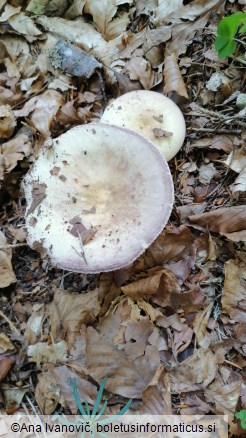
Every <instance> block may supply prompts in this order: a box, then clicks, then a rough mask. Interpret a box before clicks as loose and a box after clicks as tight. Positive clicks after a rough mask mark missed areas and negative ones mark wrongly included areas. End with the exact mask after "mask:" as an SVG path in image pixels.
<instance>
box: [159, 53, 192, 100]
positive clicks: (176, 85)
mask: <svg viewBox="0 0 246 438" xmlns="http://www.w3.org/2000/svg"><path fill="white" fill-rule="evenodd" d="M164 82H165V86H164V90H163V91H164V93H166V94H167V93H169V92H171V91H175V92H176V93H177V94H178V95H179V96H182V97H184V98H185V99H189V96H188V93H187V90H186V86H185V83H184V80H183V77H182V74H181V71H180V69H179V65H178V59H177V56H176V54H175V53H171V54H170V55H168V54H166V56H165V66H164Z"/></svg>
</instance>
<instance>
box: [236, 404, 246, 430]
mask: <svg viewBox="0 0 246 438" xmlns="http://www.w3.org/2000/svg"><path fill="white" fill-rule="evenodd" d="M235 417H236V418H237V419H238V420H241V426H242V428H243V429H246V409H242V410H241V411H239V412H237V413H236V414H235Z"/></svg>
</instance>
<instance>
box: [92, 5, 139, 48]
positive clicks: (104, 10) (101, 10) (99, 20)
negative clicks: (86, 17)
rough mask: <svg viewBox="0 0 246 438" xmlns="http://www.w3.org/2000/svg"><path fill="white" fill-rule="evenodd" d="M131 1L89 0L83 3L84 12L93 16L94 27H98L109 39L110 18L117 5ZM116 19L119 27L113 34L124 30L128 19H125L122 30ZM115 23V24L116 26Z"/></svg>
mask: <svg viewBox="0 0 246 438" xmlns="http://www.w3.org/2000/svg"><path fill="white" fill-rule="evenodd" d="M126 3H130V4H131V3H132V0H90V1H88V0H87V2H86V4H85V12H87V13H89V14H91V15H92V16H93V21H94V23H95V24H96V27H97V28H98V29H99V31H100V32H101V34H102V35H103V37H104V38H105V40H109V39H110V38H109V37H110V34H112V20H113V18H114V16H115V15H116V12H117V9H118V6H119V5H121V4H126ZM114 21H116V22H117V24H118V26H119V29H118V30H117V31H116V30H115V32H114V35H115V36H118V35H119V34H121V33H122V32H123V31H124V30H126V27H127V24H128V22H129V21H127V20H126V21H125V25H124V27H123V30H122V25H121V24H119V23H118V22H119V20H117V18H116V20H113V22H114ZM117 24H116V25H115V26H116V27H117Z"/></svg>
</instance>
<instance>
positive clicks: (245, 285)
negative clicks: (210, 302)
mask: <svg viewBox="0 0 246 438" xmlns="http://www.w3.org/2000/svg"><path fill="white" fill-rule="evenodd" d="M245 279H246V266H245V264H244V263H243V262H239V261H237V260H228V262H226V263H225V283H224V288H223V292H222V299H221V304H222V311H223V312H224V313H228V315H229V316H230V318H231V319H232V320H233V321H236V322H245V318H246V281H245Z"/></svg>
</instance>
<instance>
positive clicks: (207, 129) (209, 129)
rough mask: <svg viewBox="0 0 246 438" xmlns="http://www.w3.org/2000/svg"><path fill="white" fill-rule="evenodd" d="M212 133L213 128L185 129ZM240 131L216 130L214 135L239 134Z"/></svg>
mask: <svg viewBox="0 0 246 438" xmlns="http://www.w3.org/2000/svg"><path fill="white" fill-rule="evenodd" d="M189 130H190V131H201V132H214V129H213V128H192V127H190V128H187V131H189ZM241 133H242V130H241V129H216V134H241Z"/></svg>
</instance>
